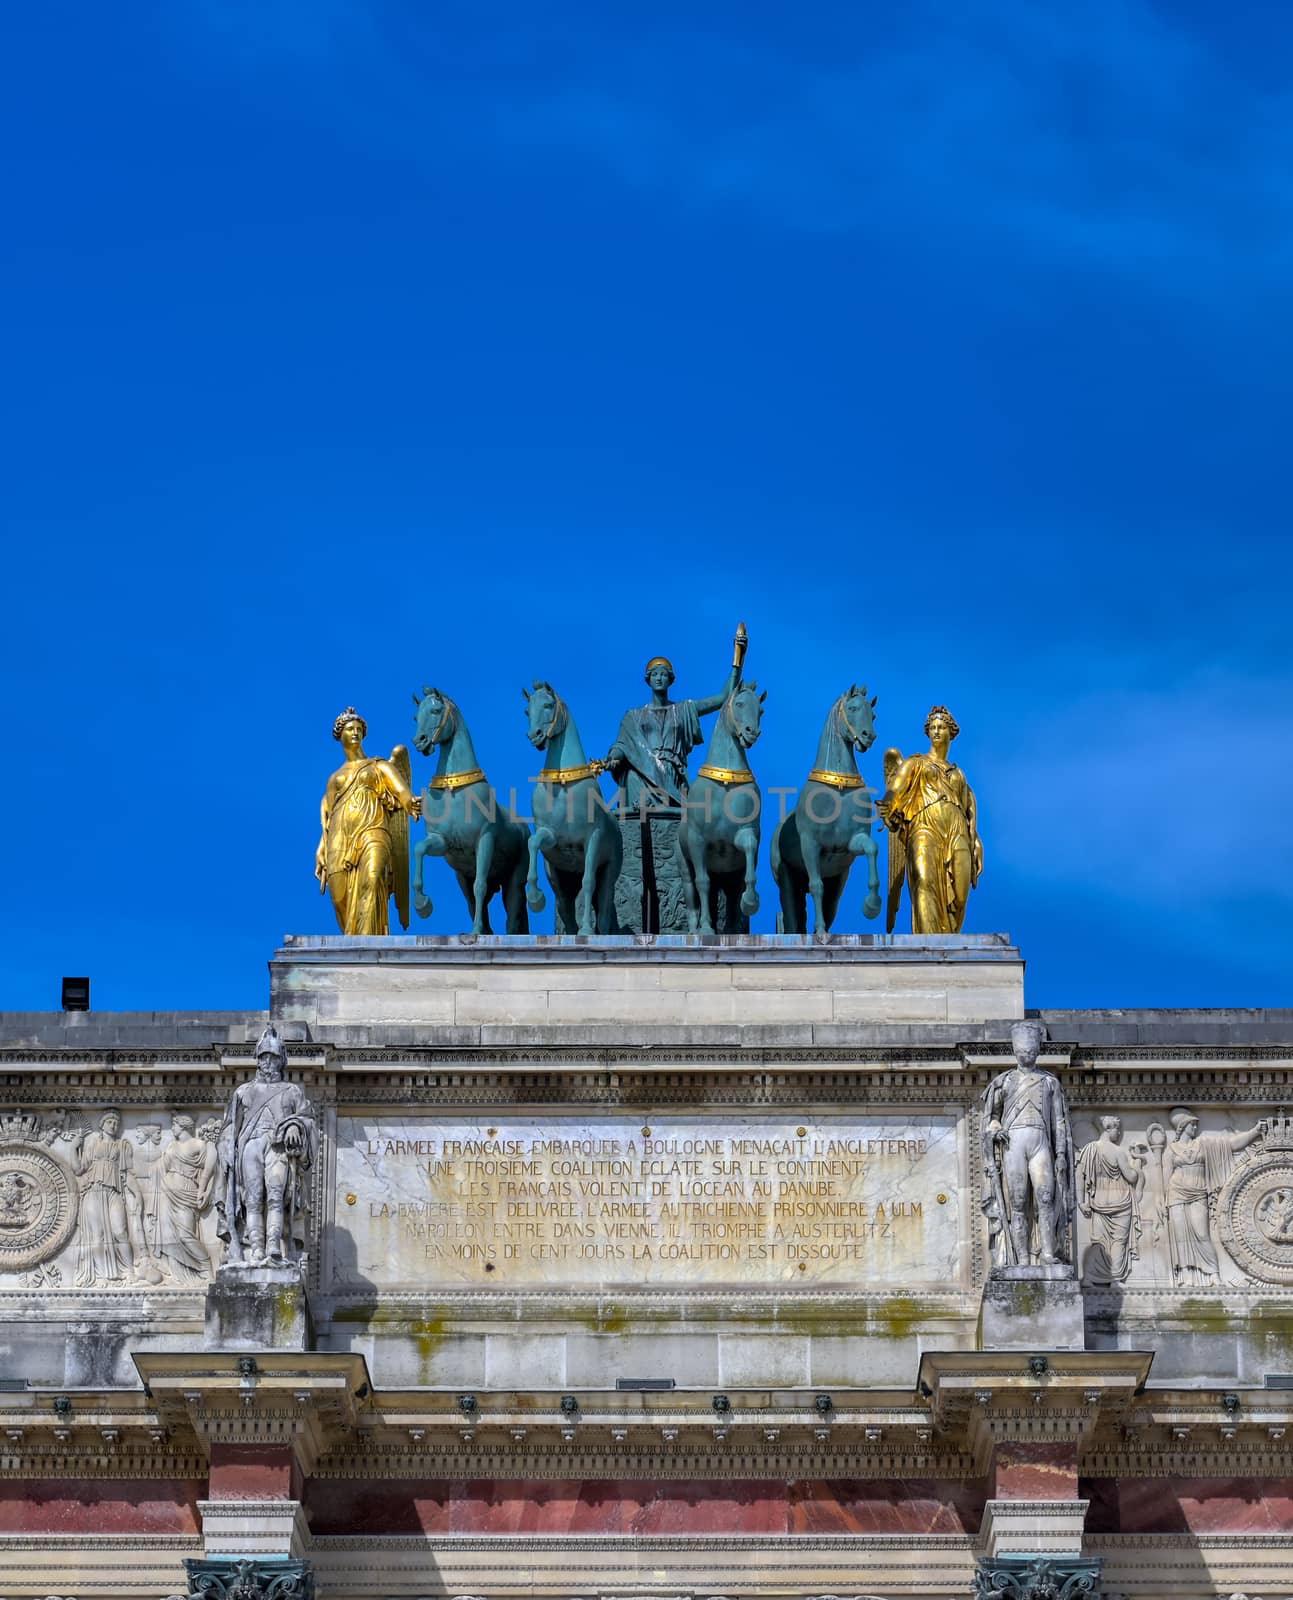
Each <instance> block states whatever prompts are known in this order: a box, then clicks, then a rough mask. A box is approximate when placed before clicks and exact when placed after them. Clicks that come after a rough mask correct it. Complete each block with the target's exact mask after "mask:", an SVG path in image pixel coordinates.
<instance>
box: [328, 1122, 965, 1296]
mask: <svg viewBox="0 0 1293 1600" xmlns="http://www.w3.org/2000/svg"><path fill="white" fill-rule="evenodd" d="M647 1115H648V1116H649V1117H650V1121H649V1122H646V1121H644V1120H642V1119H641V1118H640V1117H628V1116H603V1117H599V1118H597V1119H596V1120H595V1121H591V1120H589V1119H588V1118H582V1117H572V1116H551V1117H533V1116H526V1115H524V1114H520V1113H506V1114H503V1113H500V1114H499V1115H498V1117H497V1120H496V1121H495V1122H492V1123H490V1124H489V1125H487V1126H486V1125H482V1124H481V1123H478V1122H466V1121H460V1120H447V1119H442V1118H438V1117H436V1118H433V1117H417V1116H402V1117H396V1116H391V1115H371V1116H353V1117H339V1118H338V1119H337V1157H336V1183H337V1197H336V1206H335V1212H334V1215H335V1218H336V1223H335V1228H336V1234H337V1240H336V1245H337V1248H336V1249H335V1251H334V1261H335V1266H334V1281H335V1283H336V1286H337V1287H338V1288H341V1289H354V1288H369V1289H383V1288H425V1287H459V1286H463V1285H470V1286H474V1287H480V1288H491V1289H512V1288H517V1287H551V1286H554V1285H563V1284H564V1285H602V1284H622V1285H625V1286H635V1285H640V1286H642V1287H671V1288H676V1287H679V1286H686V1285H691V1284H707V1285H717V1284H744V1285H753V1286H766V1287H776V1286H782V1287H791V1286H852V1287H864V1288H868V1289H877V1288H886V1287H888V1288H893V1289H902V1290H907V1289H910V1288H912V1287H913V1286H919V1285H925V1286H930V1287H933V1286H937V1287H939V1288H949V1287H956V1286H957V1285H958V1284H959V1282H960V1273H961V1265H960V1263H961V1259H962V1251H961V1249H960V1244H961V1239H960V1230H961V1192H960V1189H959V1186H958V1182H957V1130H956V1121H955V1119H954V1118H952V1117H948V1116H928V1115H922V1114H920V1113H912V1114H909V1115H903V1114H885V1115H867V1116H856V1117H843V1116H818V1117H807V1118H805V1120H804V1121H802V1122H796V1121H795V1120H793V1119H791V1118H787V1117H783V1116H759V1117H746V1118H743V1119H741V1120H740V1122H739V1123H738V1124H736V1125H734V1120H733V1118H732V1117H731V1116H730V1115H721V1116H720V1115H703V1114H697V1115H688V1116H682V1115H677V1114H670V1115H662V1116H656V1115H655V1114H653V1113H648V1114H647Z"/></svg>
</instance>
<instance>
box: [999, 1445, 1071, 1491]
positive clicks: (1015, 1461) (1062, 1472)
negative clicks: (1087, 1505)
mask: <svg viewBox="0 0 1293 1600" xmlns="http://www.w3.org/2000/svg"><path fill="white" fill-rule="evenodd" d="M992 1478H993V1485H992V1495H991V1498H992V1499H994V1500H1076V1499H1077V1498H1078V1453H1077V1443H1076V1441H1070V1440H1060V1441H1059V1442H1057V1443H1051V1444H1046V1443H1042V1442H1041V1441H1037V1440H1031V1439H1021V1440H1010V1441H1003V1442H1001V1443H1000V1444H998V1445H997V1447H996V1450H995V1452H994V1454H993V1461H992Z"/></svg>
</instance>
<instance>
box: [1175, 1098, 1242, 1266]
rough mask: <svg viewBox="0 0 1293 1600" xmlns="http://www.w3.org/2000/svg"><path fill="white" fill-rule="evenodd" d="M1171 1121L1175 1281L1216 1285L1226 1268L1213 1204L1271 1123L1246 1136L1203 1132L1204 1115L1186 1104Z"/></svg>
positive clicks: (1177, 1110) (1178, 1108)
mask: <svg viewBox="0 0 1293 1600" xmlns="http://www.w3.org/2000/svg"><path fill="white" fill-rule="evenodd" d="M1168 1121H1169V1122H1170V1123H1171V1124H1172V1127H1173V1128H1174V1130H1175V1132H1174V1134H1173V1136H1172V1138H1171V1140H1170V1141H1169V1142H1168V1144H1167V1145H1166V1147H1165V1148H1164V1150H1163V1187H1164V1190H1165V1198H1166V1202H1167V1243H1168V1248H1169V1250H1170V1252H1171V1259H1172V1277H1173V1279H1174V1280H1175V1282H1176V1283H1177V1284H1178V1285H1182V1286H1186V1285H1195V1286H1200V1287H1203V1286H1207V1285H1212V1284H1216V1283H1217V1281H1218V1280H1219V1278H1220V1277H1221V1266H1220V1263H1219V1261H1218V1259H1217V1249H1216V1245H1215V1244H1214V1243H1213V1240H1212V1228H1211V1216H1210V1211H1211V1203H1212V1201H1213V1200H1215V1198H1216V1195H1217V1192H1218V1190H1219V1189H1220V1188H1221V1185H1222V1184H1223V1183H1224V1182H1225V1181H1226V1179H1227V1178H1228V1177H1229V1176H1230V1174H1231V1172H1233V1171H1234V1166H1235V1157H1236V1156H1237V1155H1238V1154H1239V1152H1240V1151H1241V1150H1246V1149H1247V1148H1248V1146H1249V1145H1250V1144H1255V1143H1256V1142H1257V1140H1258V1139H1260V1138H1261V1136H1262V1134H1263V1133H1264V1131H1265V1124H1264V1123H1261V1122H1259V1123H1258V1124H1257V1125H1256V1126H1255V1127H1252V1128H1246V1129H1244V1130H1243V1131H1242V1132H1240V1133H1200V1132H1199V1119H1198V1117H1197V1116H1196V1115H1195V1114H1194V1112H1193V1111H1190V1110H1188V1109H1187V1108H1186V1107H1185V1106H1178V1107H1177V1108H1176V1110H1175V1111H1173V1112H1172V1114H1171V1116H1170V1117H1169V1118H1168ZM1150 1132H1151V1134H1152V1133H1153V1129H1152V1128H1151V1129H1150Z"/></svg>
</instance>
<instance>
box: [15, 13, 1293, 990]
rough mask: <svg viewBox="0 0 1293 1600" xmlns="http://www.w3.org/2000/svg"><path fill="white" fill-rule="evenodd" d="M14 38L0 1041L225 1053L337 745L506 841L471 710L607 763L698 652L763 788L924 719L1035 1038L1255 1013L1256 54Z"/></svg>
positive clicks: (1245, 42)
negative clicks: (459, 740)
mask: <svg viewBox="0 0 1293 1600" xmlns="http://www.w3.org/2000/svg"><path fill="white" fill-rule="evenodd" d="M6 33H7V36H8V37H7V44H6V49H5V50H4V52H3V58H4V64H3V67H2V68H0V71H2V72H3V73H4V76H5V79H6V82H5V91H4V95H3V97H0V106H2V107H3V109H2V110H0V117H3V118H4V119H5V120H6V121H7V122H8V124H9V126H8V127H7V128H6V129H5V130H4V133H5V147H6V149H7V151H8V154H9V162H8V167H9V171H8V175H7V176H8V182H7V184H6V197H7V198H6V221H7V223H8V228H7V232H8V234H9V239H10V244H11V249H10V250H9V251H8V252H6V258H5V265H4V267H3V271H4V274H5V277H6V280H7V281H6V283H5V285H4V291H5V292H4V301H3V303H4V308H5V312H6V316H7V324H8V325H7V331H6V339H5V357H6V359H5V369H6V373H7V380H8V381H7V384H6V388H7V394H8V400H9V408H8V421H7V424H6V427H5V430H4V431H5V439H6V443H7V445H8V452H7V462H6V469H5V473H4V481H5V493H4V497H3V500H4V518H5V523H6V525H7V529H6V531H7V540H6V543H7V550H8V557H7V578H8V584H7V592H8V597H9V603H8V605H7V606H6V614H5V626H4V630H3V635H2V639H0V651H3V659H4V666H5V674H4V676H5V683H6V688H7V699H8V704H9V710H10V722H11V730H10V736H9V738H8V740H7V741H6V743H7V754H8V761H7V762H6V767H7V772H8V779H7V793H8V804H7V807H6V811H7V814H8V817H9V823H8V836H9V841H10V844H9V851H8V854H7V863H6V869H5V873H4V882H5V886H6V894H5V897H4V898H5V902H6V909H5V915H4V919H3V926H4V932H3V934H2V935H0V938H2V939H3V957H2V961H0V975H2V976H0V1005H3V1006H6V1007H14V1008H46V1007H55V1006H56V1005H57V1003H58V999H57V997H58V984H59V978H60V976H61V974H63V973H67V972H77V973H80V972H88V973H90V974H91V975H92V978H93V981H94V995H95V1003H96V1006H98V1007H110V1008H123V1009H129V1008H141V1009H152V1008H159V1009H160V1008H170V1007H190V1006H191V1007H212V1006H214V1007H225V1006H228V1007H238V1006H256V1005H260V1004H263V1003H264V999H265V995H266V993H267V985H266V976H265V967H264V963H265V961H266V960H267V958H268V957H269V955H270V953H271V952H272V950H273V948H274V946H275V945H276V943H277V942H278V941H279V939H280V937H281V935H282V934H284V933H285V932H289V931H292V932H308V931H320V932H322V931H331V929H332V923H331V918H330V913H329V911H328V907H327V905H326V903H325V902H323V901H321V900H320V899H319V897H318V895H317V892H316V886H315V883H314V879H313V877H312V875H311V869H312V859H313V851H314V846H315V842H316V836H317V805H318V796H319V793H320V792H321V789H322V786H323V783H324V781H325V779H326V777H327V775H328V773H329V772H330V771H331V770H332V768H333V766H334V765H335V764H336V759H337V755H338V747H337V746H336V745H335V744H334V743H333V741H332V738H331V727H332V720H333V718H334V716H335V715H336V713H337V712H338V711H339V710H340V709H341V708H342V707H343V706H344V705H346V704H348V703H352V702H353V703H354V704H356V705H357V706H359V708H360V709H361V710H362V711H363V713H364V714H365V716H366V717H367V719H368V721H369V723H370V727H371V738H370V741H369V748H370V751H377V750H381V751H383V752H384V751H387V750H389V748H390V746H391V745H392V744H394V743H395V742H396V741H405V742H407V741H409V740H410V737H411V732H412V722H411V715H412V702H411V701H410V699H409V694H410V691H411V690H412V689H414V688H417V687H419V686H420V685H422V684H423V683H436V684H439V685H441V686H442V687H443V688H445V689H446V690H447V691H448V692H449V693H451V694H453V695H454V696H455V697H456V698H457V699H458V700H459V701H460V703H461V705H462V707H463V710H464V712H465V713H466V715H467V717H468V719H469V721H470V724H471V727H472V729H473V732H474V734H475V736H476V744H477V750H478V752H479V754H480V755H481V757H482V759H483V761H484V764H485V766H486V768H487V770H488V771H489V773H490V775H491V777H493V778H494V779H495V781H496V782H497V783H499V784H500V785H501V786H506V785H508V784H510V783H514V782H521V781H523V780H524V778H525V777H526V776H527V775H528V774H529V773H530V772H531V771H532V770H533V765H534V760H533V756H532V753H531V752H530V750H529V747H528V745H527V744H526V742H525V738H524V721H523V716H522V701H521V696H520V693H519V689H520V686H521V684H522V683H528V682H529V681H530V680H531V679H533V678H534V677H536V676H542V677H546V678H550V679H551V680H552V681H553V682H554V683H555V684H556V685H557V686H558V688H559V689H561V691H562V692H563V694H564V695H565V696H566V698H567V699H568V701H569V702H570V704H571V706H572V709H573V710H574V712H575V715H576V717H577V719H578V721H579V724H580V726H581V728H582V730H583V732H584V735H585V740H586V743H587V744H588V746H589V748H590V749H593V750H601V749H604V748H605V746H606V745H607V744H609V742H610V739H611V737H612V734H613V732H614V728H615V725H616V722H617V720H618V718H619V716H620V714H621V712H622V711H623V710H624V709H625V708H626V707H627V706H629V705H631V704H635V703H638V701H639V700H640V699H641V697H642V688H641V671H642V663H643V662H644V660H645V658H646V657H647V656H648V655H650V654H654V653H656V652H657V651H664V652H666V653H668V654H670V655H671V656H673V658H674V659H675V661H676V663H677V665H678V668H679V682H678V689H677V692H680V693H684V694H706V693H711V692H713V690H715V689H716V688H717V687H718V685H719V684H720V683H721V682H722V679H723V676H724V672H725V668H726V664H727V661H728V660H729V651H730V639H731V634H732V630H733V626H734V624H735V621H736V619H737V618H738V617H743V618H745V620H746V621H747V623H748V625H749V628H750V633H751V638H752V644H751V650H750V658H749V671H750V673H751V674H752V675H754V676H756V677H757V678H758V680H759V682H760V685H761V687H766V688H767V689H768V690H769V695H768V702H767V707H766V712H765V720H764V730H765V731H764V736H763V739H762V741H761V743H760V744H759V746H758V747H757V748H756V751H755V753H754V765H755V768H756V771H757V772H758V774H759V775H760V777H761V778H762V779H763V780H764V782H765V783H767V784H774V783H793V782H795V781H796V780H797V779H798V778H799V777H801V776H802V774H803V772H804V771H806V769H807V767H808V766H809V765H810V763H811V758H812V756H813V753H814V749H815V742H816V737H817V733H818V729H819V727H820V724H821V720H822V717H823V715H824V713H825V711H826V709H827V707H828V705H829V703H830V701H831V700H832V699H833V698H834V696H835V695H836V694H837V693H839V691H840V690H841V689H843V688H844V687H846V686H847V685H848V684H849V683H850V682H852V681H854V680H855V679H862V680H865V681H866V682H867V683H868V684H869V685H870V686H871V688H872V689H873V690H874V691H876V692H878V693H879V696H880V706H879V711H878V730H879V745H878V746H877V750H876V751H875V752H873V754H872V755H871V756H870V757H868V758H867V761H866V763H864V769H865V770H866V771H867V773H868V776H869V777H870V778H871V779H872V781H873V782H878V781H879V779H880V776H881V773H880V760H879V749H880V747H882V746H884V745H886V744H890V743H893V744H897V745H900V746H901V747H902V748H903V749H904V750H907V749H910V748H912V747H913V746H914V745H915V744H916V743H917V742H918V741H919V739H920V729H921V724H922V722H923V720H924V714H925V711H926V709H927V708H928V706H929V705H930V703H931V702H932V701H945V702H947V703H948V704H949V705H950V706H951V707H952V709H953V711H954V712H955V714H956V716H957V718H958V719H959V721H960V723H961V727H962V730H963V731H962V735H961V738H960V740H959V741H958V744H957V745H956V747H955V754H956V755H957V757H958V758H959V759H960V761H961V762H962V764H963V766H964V767H965V769H966V771H967V773H968V775H969V777H970V780H971V782H972V783H973V784H974V785H975V788H976V790H977V792H978V795H979V799H980V806H981V819H982V830H983V834H984V838H985V848H986V854H987V865H986V869H985V875H984V879H983V883H982V886H981V888H980V890H979V891H978V893H977V894H976V895H975V897H974V898H973V899H972V902H971V909H970V915H969V919H968V923H967V926H968V927H969V928H970V929H971V930H975V931H985V930H995V929H1006V930H1008V931H1009V932H1010V933H1011V934H1012V935H1013V936H1014V937H1015V939H1016V940H1017V942H1018V943H1019V944H1020V946H1021V947H1022V949H1023V951H1024V953H1025V955H1026V956H1027V958H1028V961H1029V970H1028V999H1029V1003H1030V1004H1034V1005H1116V1006H1135V1005H1222V1004H1243V1005H1281V1004H1282V1005H1289V1004H1293V984H1291V983H1290V978H1289V966H1290V964H1289V959H1288V949H1289V932H1288V930H1289V926H1290V918H1291V916H1293V829H1290V827H1289V825H1288V821H1287V816H1288V811H1289V799H1288V796H1289V788H1290V779H1291V778H1293V759H1291V758H1290V753H1289V737H1290V732H1291V731H1293V730H1291V728H1290V723H1291V721H1293V718H1291V717H1290V706H1291V705H1293V669H1291V668H1290V661H1289V650H1288V646H1287V639H1286V636H1287V629H1288V622H1287V618H1288V612H1289V602H1290V577H1291V576H1293V573H1291V571H1290V568H1291V566H1293V557H1291V556H1290V543H1289V537H1288V530H1289V511H1290V494H1289V475H1288V444H1287V433H1288V426H1289V399H1290V389H1291V388H1293V380H1291V379H1290V372H1291V371H1293V360H1291V358H1293V335H1291V332H1290V328H1291V326H1293V324H1291V322H1290V316H1289V311H1290V305H1289V302H1290V283H1293V274H1291V273H1290V267H1291V265H1293V261H1291V259H1290V258H1291V255H1293V248H1291V246H1293V213H1291V209H1290V202H1291V200H1293V189H1291V178H1290V173H1291V172H1293V82H1291V79H1293V66H1291V65H1290V63H1293V21H1291V20H1290V19H1289V16H1288V13H1287V10H1286V9H1285V8H1282V7H1278V6H1274V5H1270V6H1255V5H1234V6H1229V7H1226V8H1224V9H1223V8H1221V7H1219V6H1215V5H1205V4H1202V3H1198V0H1196V3H1192V4H1183V5H1173V6H1167V5H1151V4H1147V3H1142V0H1125V3H1124V0H1092V3H1091V4H1090V5H1087V6H1083V7H1073V6H1070V5H1056V4H1049V3H1042V4H1024V3H1022V0H1012V3H1003V0H986V3H984V4H982V5H979V6H973V7H967V6H962V5H959V4H954V3H952V0H946V3H944V0H933V3H925V0H914V3H911V4H906V5H904V6H902V7H861V6H857V5H848V4H825V3H813V0H809V3H806V4H800V5H796V6H793V7H788V6H784V5H780V4H777V5H773V4H760V3H752V0H744V3H742V4H740V5H736V4H721V3H710V4H703V3H702V4H696V3H695V0H692V3H689V4H687V5H685V6H684V5H682V4H674V3H670V0H659V3H655V4H652V5H651V6H649V7H648V6H638V5H633V4H626V5H622V6H615V7H606V6H601V5H592V4H571V3H565V0H552V3H551V4H549V5H546V6H543V7H537V6H530V5H518V4H514V3H513V4H505V3H496V0H472V3H471V4H458V3H455V0H443V3H441V4H438V5H436V6H434V7H431V6H424V5H417V4H411V3H394V0H387V3H376V0H188V3H186V4H181V5H175V4H169V3H168V4H157V5H148V4H137V5H126V6H124V7H110V8H103V7H93V6H86V5H84V4H81V5H76V6H70V5H66V4H62V3H60V0H50V3H48V4H46V5H44V6H41V7H23V8H20V9H13V10H11V14H10V15H9V16H8V19H7V23H6ZM697 759H699V758H697ZM427 771H428V763H427V762H425V761H424V760H423V759H422V758H421V757H419V756H416V755H415V756H414V772H415V778H416V779H417V780H418V781H419V783H420V782H421V781H422V780H423V779H424V778H425V776H426V773H427ZM765 863H766V849H765ZM432 874H433V879H432V887H433V891H434V893H435V895H436V899H437V914H436V916H435V918H434V919H433V920H432V922H430V923H427V924H418V925H416V927H415V929H414V931H430V932H456V931H459V930H460V928H461V926H462V918H461V912H460V909H459V905H458V902H457V899H456V896H457V891H456V888H455V887H454V886H453V884H452V883H451V882H450V881H449V879H448V877H447V875H446V869H445V868H444V866H443V864H442V863H440V864H436V865H435V866H434V867H433V868H432ZM764 877H765V880H766V879H767V873H766V864H765V872H764ZM862 893H863V886H862V884H861V882H860V881H855V883H854V884H853V885H852V886H851V888H850V890H849V892H848V895H847V899H846V908H845V911H844V913H843V914H842V915H841V919H840V924H839V926H840V927H841V928H842V929H850V930H851V929H854V928H859V929H860V928H862V927H863V924H862V919H861V915H860V908H861V898H862ZM773 899H774V897H773V894H772V886H771V883H770V881H765V883H764V906H765V913H764V915H763V919H762V920H763V922H764V924H765V925H766V926H767V927H769V928H770V927H771V916H772V906H773ZM550 916H551V913H550V912H549V913H547V914H546V915H545V916H543V917H540V918H539V919H537V921H536V926H537V928H538V929H539V930H540V931H543V930H546V929H547V928H549V927H550ZM866 927H867V928H868V929H869V928H872V927H874V925H873V924H868V925H866ZM863 931H866V930H863Z"/></svg>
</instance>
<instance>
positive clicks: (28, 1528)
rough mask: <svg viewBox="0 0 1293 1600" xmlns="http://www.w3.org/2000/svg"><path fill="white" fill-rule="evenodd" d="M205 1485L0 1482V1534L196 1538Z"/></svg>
mask: <svg viewBox="0 0 1293 1600" xmlns="http://www.w3.org/2000/svg"><path fill="white" fill-rule="evenodd" d="M206 1488H207V1486H206V1484H205V1483H197V1482H192V1483H191V1482H187V1481H172V1480H165V1479H156V1478H149V1479H145V1480H142V1481H140V1482H121V1481H117V1482H111V1481H96V1480H85V1479H75V1478H62V1479H59V1480H58V1481H56V1482H55V1481H50V1482H32V1481H29V1480H23V1479H8V1480H3V1481H0V1533H92V1534H93V1533H198V1532H200V1530H201V1520H200V1518H199V1516H198V1508H197V1502H198V1501H199V1500H200V1499H204V1498H205V1497H206Z"/></svg>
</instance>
